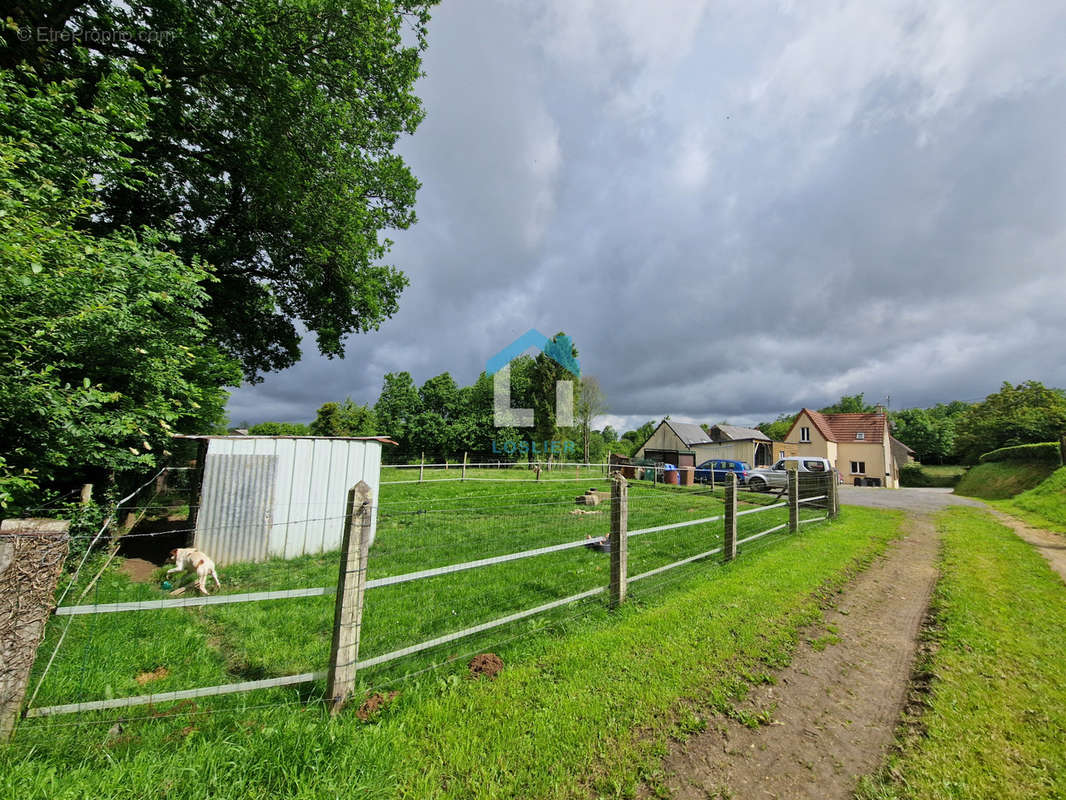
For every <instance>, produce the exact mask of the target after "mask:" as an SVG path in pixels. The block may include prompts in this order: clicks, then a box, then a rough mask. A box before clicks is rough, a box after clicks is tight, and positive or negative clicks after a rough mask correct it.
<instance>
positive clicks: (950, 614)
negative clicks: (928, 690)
mask: <svg viewBox="0 0 1066 800" xmlns="http://www.w3.org/2000/svg"><path fill="white" fill-rule="evenodd" d="M938 525H939V527H940V529H941V531H942V532H943V534H944V545H943V546H944V552H943V558H942V564H941V570H942V577H941V579H940V581H939V583H938V585H937V589H936V592H935V595H934V600H933V602H934V615H935V619H936V620H937V625H936V629H937V633H936V638H937V640H938V642H939V647H938V648H937V650H936V652H935V654H934V655H933V656H932V657H931V659H930V661H929V662H928V663H927V664H926V665H925V666H926V668H927V669H928V670H931V671H932V673H933V675H934V681H933V689H932V695H931V699H930V700H929V708H928V710H927V712H926V713H925V715H924V716H923V718H922V723H923V727H924V734H923V735H920V736H912V737H910V738H908V739H906V740H905V741H904V742H903V743H902V745H901V751H900V752H899V753H898V754H896V755H895V756H893V757H892V758H891V759H890V761H889V764H888V766H887V767H886V769H885V770H883V771H882V773H881V775H880V776H879V777H878V778H876V779H873V780H867V781H865V783H864V786H863V787H862V791H861V792H860V796H862V797H865V798H923V800H924V799H926V798H929V799H932V800H935V799H938V798H967V800H973V799H974V798H996V800H1011V799H1012V798H1017V799H1018V800H1022V799H1023V798H1025V800H1031V798H1041V797H1049V798H1050V797H1064V796H1066V749H1064V748H1063V746H1062V743H1063V741H1064V740H1066V684H1063V682H1062V665H1063V663H1066V624H1064V623H1066V612H1064V609H1066V586H1063V583H1062V581H1061V580H1060V579H1059V578H1058V576H1056V575H1055V574H1053V573H1052V572H1051V570H1050V569H1049V568H1048V566H1047V564H1046V563H1045V561H1044V560H1043V559H1042V558H1041V557H1040V556H1039V554H1037V553H1036V551H1035V550H1033V548H1031V547H1030V546H1029V545H1027V544H1026V543H1025V542H1023V541H1022V540H1021V539H1019V538H1018V537H1017V536H1015V535H1014V534H1013V533H1012V532H1011V531H1010V529H1008V528H1006V527H1004V526H1002V525H1000V524H999V523H997V522H996V521H995V520H994V519H992V517H990V516H989V515H988V514H986V513H984V512H981V511H979V510H976V509H970V508H955V509H951V510H949V511H946V512H944V513H943V514H942V515H941V516H940V517H939V518H938Z"/></svg>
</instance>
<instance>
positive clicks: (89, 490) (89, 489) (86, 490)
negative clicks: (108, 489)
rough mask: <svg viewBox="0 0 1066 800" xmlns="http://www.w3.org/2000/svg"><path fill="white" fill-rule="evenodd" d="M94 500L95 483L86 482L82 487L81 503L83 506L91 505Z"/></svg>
mask: <svg viewBox="0 0 1066 800" xmlns="http://www.w3.org/2000/svg"><path fill="white" fill-rule="evenodd" d="M92 501H93V485H92V484H91V483H86V484H85V485H84V486H82V487H81V504H82V505H83V506H87V505H89V503H91V502H92Z"/></svg>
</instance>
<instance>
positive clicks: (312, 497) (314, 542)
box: [182, 436, 395, 565]
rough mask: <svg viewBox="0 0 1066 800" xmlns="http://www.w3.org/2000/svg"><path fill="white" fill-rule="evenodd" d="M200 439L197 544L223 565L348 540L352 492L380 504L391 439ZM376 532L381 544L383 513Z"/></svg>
mask: <svg viewBox="0 0 1066 800" xmlns="http://www.w3.org/2000/svg"><path fill="white" fill-rule="evenodd" d="M182 438H186V439H198V440H200V455H199V459H198V467H199V487H200V489H199V498H198V499H197V500H196V501H195V502H196V504H197V507H196V508H195V509H194V514H195V526H194V527H195V534H194V540H193V546H194V547H196V548H197V549H198V550H203V551H204V552H205V553H208V554H209V555H210V556H211V558H213V559H214V560H215V562H216V563H217V564H219V565H225V564H232V563H234V562H240V561H265V560H267V559H269V558H296V557H297V556H302V555H308V554H311V553H322V552H326V551H328V550H335V549H337V548H338V547H340V545H341V539H342V536H343V532H344V521H345V515H346V512H347V508H346V505H347V497H348V490H349V489H351V488H352V487H353V486H354V485H355V484H357V483H358V482H359V481H366V483H367V484H368V485H369V486H370V489H371V498H372V501H371V502H372V503H373V504H374V505H375V506H376V505H377V502H378V486H379V482H380V472H381V447H382V445H383V444H395V442H393V441H392V440H391V439H387V438H385V437H380V436H379V437H329V436H184V437H182ZM371 519H372V520H373V522H372V526H371V529H370V541H371V542H373V541H374V534H375V533H376V531H375V527H376V520H377V514H373V515H372V516H371Z"/></svg>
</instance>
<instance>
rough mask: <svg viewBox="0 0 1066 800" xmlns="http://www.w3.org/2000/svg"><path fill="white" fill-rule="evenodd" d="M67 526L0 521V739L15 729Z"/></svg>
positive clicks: (66, 523) (59, 565)
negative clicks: (0, 523) (0, 522)
mask: <svg viewBox="0 0 1066 800" xmlns="http://www.w3.org/2000/svg"><path fill="white" fill-rule="evenodd" d="M69 530H70V521H69V520H53V519H9V520H5V521H4V522H3V524H2V525H0V744H7V742H8V741H10V739H11V737H12V736H13V735H14V733H15V722H16V720H17V719H18V716H19V712H20V711H21V707H22V701H23V698H25V696H26V685H27V684H28V682H29V679H30V670H31V669H32V667H33V662H34V659H35V658H36V656H37V648H38V646H39V645H40V643H41V639H42V638H43V637H44V627H45V624H46V623H47V622H48V617H49V616H50V615H51V613H52V608H53V606H54V605H55V591H56V584H57V583H58V582H59V573H60V572H61V571H62V570H63V559H64V558H66V555H67V548H68V542H69V540H70V537H69V534H68V531H69Z"/></svg>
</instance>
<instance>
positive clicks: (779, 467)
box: [747, 456, 833, 492]
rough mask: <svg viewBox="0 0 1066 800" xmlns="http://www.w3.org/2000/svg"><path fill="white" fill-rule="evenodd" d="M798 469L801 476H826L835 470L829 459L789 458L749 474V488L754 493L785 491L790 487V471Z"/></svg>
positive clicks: (812, 457)
mask: <svg viewBox="0 0 1066 800" xmlns="http://www.w3.org/2000/svg"><path fill="white" fill-rule="evenodd" d="M790 469H796V470H798V471H799V473H800V474H801V475H803V474H805V473H806V474H812V475H825V474H826V473H827V472H829V471H831V470H832V469H833V465H832V464H831V463H830V462H829V459H828V458H817V457H816V456H789V457H788V458H782V459H781V460H780V461H778V462H777V463H776V464H774V465H773V466H772V467H763V468H761V469H756V470H752V471H751V472H749V473H748V486H747V488H748V489H749V490H750V491H752V492H765V491H767V490H769V489H784V488H786V487H787V486H788V470H790Z"/></svg>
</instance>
